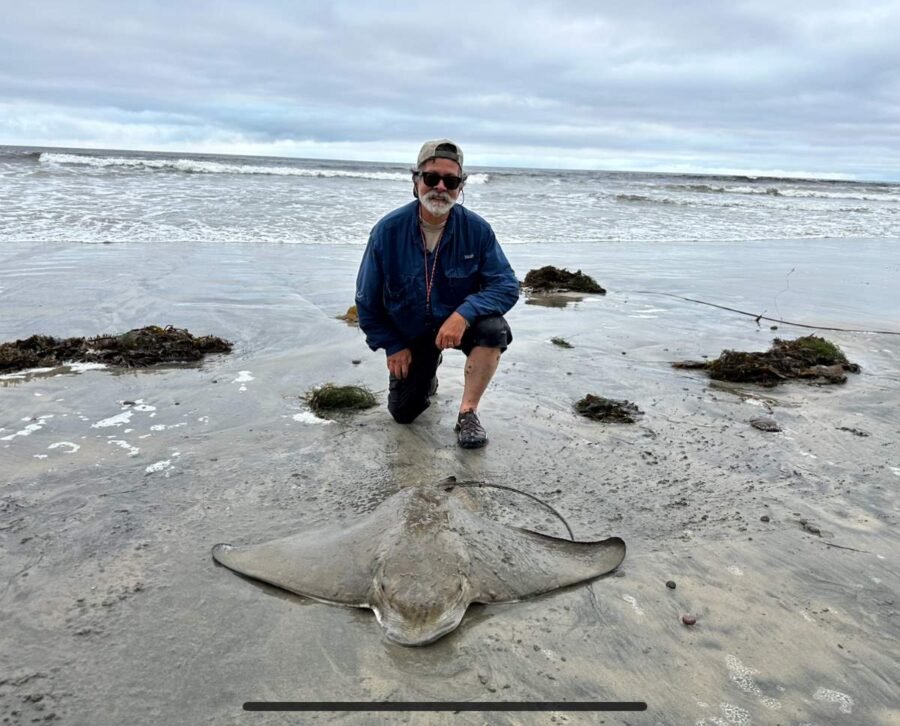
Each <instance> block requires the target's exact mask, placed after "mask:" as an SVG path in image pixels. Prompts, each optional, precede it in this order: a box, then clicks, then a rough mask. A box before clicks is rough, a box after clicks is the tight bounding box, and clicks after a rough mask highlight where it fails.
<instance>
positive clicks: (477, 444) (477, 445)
mask: <svg viewBox="0 0 900 726" xmlns="http://www.w3.org/2000/svg"><path fill="white" fill-rule="evenodd" d="M457 443H458V444H459V446H460V448H462V449H480V448H482V447H483V446H486V445H487V439H485V440H484V441H479V442H475V443H466V444H464V443H463V442H462V441H458V442H457Z"/></svg>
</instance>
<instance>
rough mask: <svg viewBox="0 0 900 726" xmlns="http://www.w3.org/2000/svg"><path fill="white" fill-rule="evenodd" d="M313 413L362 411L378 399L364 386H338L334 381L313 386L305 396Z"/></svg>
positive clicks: (374, 403) (370, 406)
mask: <svg viewBox="0 0 900 726" xmlns="http://www.w3.org/2000/svg"><path fill="white" fill-rule="evenodd" d="M303 400H304V401H306V405H308V406H309V407H310V408H311V409H312V411H313V413H316V414H319V413H323V412H326V411H362V410H365V409H367V408H372V406H375V405H376V404H377V403H378V401H377V399H376V398H375V394H374V393H372V392H371V391H370V390H369V389H368V388H365V387H363V386H337V385H335V384H334V383H325V384H324V385H321V386H318V387H316V388H313V389H312V390H310V391H309V392H307V394H306V395H305V396H304V397H303Z"/></svg>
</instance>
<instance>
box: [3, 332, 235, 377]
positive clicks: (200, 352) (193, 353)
mask: <svg viewBox="0 0 900 726" xmlns="http://www.w3.org/2000/svg"><path fill="white" fill-rule="evenodd" d="M230 351H231V343H230V342H228V341H227V340H223V339H222V338H218V337H216V336H214V335H204V336H201V337H196V336H194V335H192V334H191V333H189V332H188V331H187V330H184V329H182V328H175V327H173V326H171V325H169V326H167V327H165V328H163V327H160V326H158V325H150V326H148V327H145V328H135V329H134V330H129V331H128V332H127V333H122V334H120V335H99V336H96V337H94V338H53V337H51V336H48V335H32V336H31V337H30V338H25V339H24V340H16V341H13V342H12V343H0V371H4V372H11V371H20V370H25V369H27V368H38V367H40V368H46V367H55V366H60V365H63V364H64V363H70V362H75V363H105V364H107V365H114V366H121V367H125V368H139V367H146V366H151V365H154V364H156V363H172V362H191V361H197V360H200V359H202V358H203V357H204V356H206V355H209V354H211V353H228V352H230Z"/></svg>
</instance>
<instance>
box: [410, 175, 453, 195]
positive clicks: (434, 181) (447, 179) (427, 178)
mask: <svg viewBox="0 0 900 726" xmlns="http://www.w3.org/2000/svg"><path fill="white" fill-rule="evenodd" d="M415 176H418V177H421V179H422V181H423V182H425V185H426V186H429V187H436V186H437V185H438V184H439V183H440V182H441V181H443V182H444V186H445V187H447V190H448V191H451V192H452V191H453V190H454V189H456V188H458V187H459V185H460V184H462V183H463V177H461V176H456V175H455V174H438V173H437V172H436V171H417V172H416V173H415Z"/></svg>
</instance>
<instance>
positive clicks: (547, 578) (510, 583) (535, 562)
mask: <svg viewBox="0 0 900 726" xmlns="http://www.w3.org/2000/svg"><path fill="white" fill-rule="evenodd" d="M481 523H482V527H480V528H479V530H478V537H476V538H474V539H473V541H470V542H469V543H468V545H469V556H470V569H469V582H470V585H471V587H472V590H473V596H472V600H473V601H474V602H482V603H496V602H512V601H515V600H522V599H524V598H527V597H531V596H533V595H540V594H541V593H544V592H549V591H550V590H555V589H557V588H560V587H566V586H568V585H574V584H576V583H579V582H583V581H585V580H592V579H594V578H595V577H599V576H600V575H604V574H606V573H607V572H612V571H613V570H614V569H616V568H617V567H618V566H619V565H620V564H621V562H622V560H624V559H625V543H624V542H623V541H622V540H621V539H619V538H618V537H610V538H609V539H604V540H600V541H598V542H573V541H572V540H567V539H559V538H557V537H550V536H548V535H543V534H539V533H537V532H531V531H529V530H526V529H512V528H509V527H504V526H503V525H501V524H498V523H496V522H490V523H487V522H486V521H485V520H483V519H482V520H481ZM485 525H486V526H485Z"/></svg>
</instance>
